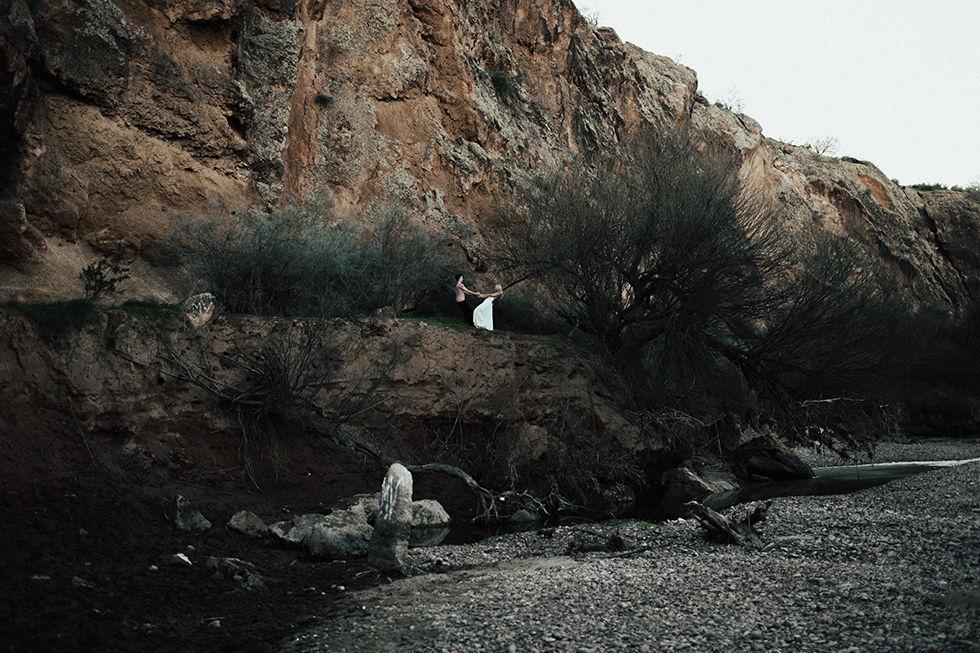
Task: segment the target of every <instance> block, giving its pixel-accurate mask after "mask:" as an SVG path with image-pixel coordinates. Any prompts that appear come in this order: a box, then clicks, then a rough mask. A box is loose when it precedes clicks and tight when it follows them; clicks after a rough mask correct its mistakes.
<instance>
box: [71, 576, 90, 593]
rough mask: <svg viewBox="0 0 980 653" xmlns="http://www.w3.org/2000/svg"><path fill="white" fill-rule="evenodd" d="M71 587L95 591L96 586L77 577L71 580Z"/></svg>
mask: <svg viewBox="0 0 980 653" xmlns="http://www.w3.org/2000/svg"><path fill="white" fill-rule="evenodd" d="M71 586H72V587H81V588H84V589H89V590H91V589H95V586H94V585H92V583H90V582H88V581H87V580H85V579H84V578H80V577H78V576H75V577H73V578H72V579H71Z"/></svg>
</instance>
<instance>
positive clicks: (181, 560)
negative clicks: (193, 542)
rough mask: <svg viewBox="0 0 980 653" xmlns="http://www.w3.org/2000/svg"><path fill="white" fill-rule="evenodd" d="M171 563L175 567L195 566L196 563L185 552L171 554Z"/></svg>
mask: <svg viewBox="0 0 980 653" xmlns="http://www.w3.org/2000/svg"><path fill="white" fill-rule="evenodd" d="M170 564H171V566H174V567H193V566H194V563H193V562H191V559H190V558H188V557H187V556H186V555H184V554H183V553H175V554H174V555H172V556H170Z"/></svg>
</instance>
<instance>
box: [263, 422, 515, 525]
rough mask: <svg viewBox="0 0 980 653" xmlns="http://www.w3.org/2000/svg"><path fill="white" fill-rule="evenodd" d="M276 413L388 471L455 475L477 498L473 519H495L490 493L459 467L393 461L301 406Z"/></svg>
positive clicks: (494, 505) (374, 447)
mask: <svg viewBox="0 0 980 653" xmlns="http://www.w3.org/2000/svg"><path fill="white" fill-rule="evenodd" d="M276 413H277V414H278V415H279V416H280V417H282V418H283V419H285V420H287V421H289V422H292V423H293V424H296V425H297V426H299V427H300V428H302V429H303V430H305V431H312V432H313V433H316V434H317V435H320V436H322V437H325V438H328V439H329V440H331V441H333V442H334V443H336V444H338V445H340V446H342V447H344V448H345V449H347V450H348V451H352V452H357V453H362V454H365V455H367V456H369V457H370V458H372V459H373V460H375V461H376V462H378V463H379V464H380V465H381V466H382V467H384V468H385V469H387V468H388V467H390V466H391V465H392V464H394V463H400V464H402V465H404V466H405V467H406V468H407V469H408V471H410V472H412V473H413V474H419V473H437V474H446V475H448V476H455V477H456V478H458V479H460V480H462V481H463V482H464V483H466V486H467V487H468V488H469V489H470V491H471V492H473V494H474V495H475V496H476V499H477V511H476V517H475V519H476V520H481V519H491V518H495V517H496V516H497V507H496V504H495V502H494V497H495V496H496V495H495V494H494V493H492V492H491V491H490V490H488V489H486V488H485V487H483V486H482V485H480V484H479V483H477V482H476V480H475V479H474V478H473V477H472V476H470V475H469V474H467V473H466V472H465V471H463V470H462V469H460V468H459V467H454V466H453V465H444V464H442V463H427V464H425V465H409V464H406V463H404V462H402V461H400V460H398V459H396V458H392V457H391V456H389V455H388V454H386V453H385V452H384V451H382V450H381V449H380V448H378V447H377V446H375V445H373V444H371V443H370V442H368V441H367V440H363V439H361V438H359V437H357V436H356V435H353V434H351V433H349V432H348V431H346V430H344V429H343V428H341V427H340V426H338V425H337V424H335V423H334V422H332V421H330V420H328V419H327V418H325V417H322V416H321V415H318V414H317V413H316V412H314V411H313V410H311V409H309V408H303V407H300V406H289V407H285V408H280V409H278V410H277V411H276Z"/></svg>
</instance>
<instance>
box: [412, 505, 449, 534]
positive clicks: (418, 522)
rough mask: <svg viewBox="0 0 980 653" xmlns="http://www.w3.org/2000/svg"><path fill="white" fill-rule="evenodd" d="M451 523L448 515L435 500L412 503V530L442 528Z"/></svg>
mask: <svg viewBox="0 0 980 653" xmlns="http://www.w3.org/2000/svg"><path fill="white" fill-rule="evenodd" d="M450 523H452V518H450V516H449V513H448V512H446V509H445V508H443V507H442V504H441V503H439V502H438V501H436V500H435V499H420V500H418V501H415V502H413V503H412V528H413V529H415V528H444V527H446V526H448V525H449V524H450Z"/></svg>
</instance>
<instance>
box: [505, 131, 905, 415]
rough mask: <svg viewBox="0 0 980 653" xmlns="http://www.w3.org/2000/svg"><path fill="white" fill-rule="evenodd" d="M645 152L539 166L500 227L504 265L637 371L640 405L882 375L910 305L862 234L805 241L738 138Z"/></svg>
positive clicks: (631, 381)
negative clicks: (755, 189) (724, 148)
mask: <svg viewBox="0 0 980 653" xmlns="http://www.w3.org/2000/svg"><path fill="white" fill-rule="evenodd" d="M633 152H634V156H633V157H631V158H628V159H624V160H623V161H621V162H616V163H614V164H599V165H595V166H592V167H587V166H585V165H581V164H578V165H570V166H568V167H567V168H565V169H563V170H559V171H555V172H552V173H551V174H548V175H544V176H541V177H538V178H536V179H534V180H533V182H532V183H530V184H528V185H527V187H526V188H524V189H523V190H522V192H521V194H520V195H519V196H517V197H516V198H514V199H513V200H512V202H511V203H510V204H507V205H504V206H502V207H501V208H500V210H498V212H497V213H496V214H495V216H494V218H493V219H492V220H491V221H490V226H491V230H492V233H491V237H490V238H489V239H488V240H489V242H491V243H493V245H494V246H495V252H494V262H495V263H496V264H497V265H498V266H499V268H500V269H501V270H503V271H506V272H509V273H511V274H512V275H514V276H515V277H518V278H534V279H535V281H536V282H537V284H538V285H539V286H540V287H541V288H543V289H544V292H545V295H546V297H547V300H548V303H549V304H550V306H551V308H552V309H553V310H554V311H556V312H557V313H558V314H559V315H560V316H561V317H562V318H563V319H564V320H566V321H567V322H568V323H569V324H570V325H573V326H574V327H575V328H576V329H578V330H580V331H581V332H583V333H584V334H586V336H587V337H588V338H589V339H590V343H591V345H592V347H593V349H594V350H595V351H597V352H599V353H601V354H602V355H603V356H605V358H606V359H607V360H608V361H610V362H611V363H612V366H613V368H615V369H616V370H617V371H618V372H619V374H620V375H622V376H623V377H624V378H625V379H627V381H628V383H627V386H628V387H629V388H631V391H632V393H633V397H632V398H633V401H634V403H635V404H636V405H637V406H639V407H653V406H657V405H663V404H665V403H667V404H677V403H691V402H692V401H697V400H698V399H699V398H705V397H714V398H718V397H721V398H727V399H734V400H736V401H747V400H749V399H750V398H751V396H752V395H755V396H759V395H761V394H766V395H783V396H806V395H808V394H810V393H813V392H824V391H829V389H831V388H833V389H836V390H841V389H843V388H852V387H855V386H857V385H859V384H860V382H863V381H876V380H878V379H881V378H883V376H884V370H885V368H887V367H889V366H890V364H891V363H892V362H893V361H894V354H895V346H896V344H897V342H898V341H897V340H896V336H897V334H898V333H899V331H900V329H901V328H902V326H903V325H907V320H905V321H903V320H901V319H897V317H896V316H898V315H899V312H900V311H899V307H900V305H899V304H898V303H896V302H895V301H893V299H894V297H895V296H896V293H895V292H894V290H895V289H894V288H893V287H892V286H891V285H889V284H887V283H882V277H881V276H880V275H877V274H874V273H873V272H872V268H871V264H870V261H868V260H863V259H861V258H860V257H859V256H857V254H856V252H857V249H856V248H847V247H844V246H843V244H842V243H841V242H838V241H835V240H833V239H830V238H828V239H826V241H824V240H820V242H819V243H818V246H817V247H815V248H814V251H813V252H804V251H798V249H797V248H796V247H795V246H793V245H791V244H790V243H789V241H787V240H786V239H784V238H782V237H781V235H780V232H779V230H778V226H779V215H778V214H777V213H776V210H775V209H774V207H773V206H771V205H769V204H767V203H766V202H764V201H761V199H760V198H759V197H758V196H756V195H753V194H752V193H750V192H747V191H746V189H745V188H743V187H742V186H741V185H740V184H739V181H738V179H737V177H736V170H737V166H735V165H734V163H733V161H732V160H731V159H730V158H729V157H728V156H725V155H724V153H718V152H714V151H712V150H711V149H710V148H707V147H703V146H700V145H698V144H695V143H693V142H691V141H688V140H685V139H684V138H683V136H678V137H676V138H671V137H663V136H662V135H661V136H657V137H647V138H646V139H643V140H639V141H637V142H636V143H634V146H633ZM835 384H836V385H835Z"/></svg>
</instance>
